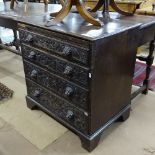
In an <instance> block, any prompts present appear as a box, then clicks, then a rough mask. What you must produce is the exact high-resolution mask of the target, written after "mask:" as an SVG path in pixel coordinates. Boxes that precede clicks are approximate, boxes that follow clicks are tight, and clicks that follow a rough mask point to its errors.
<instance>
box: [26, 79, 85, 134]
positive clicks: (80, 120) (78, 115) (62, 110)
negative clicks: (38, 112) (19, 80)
mask: <svg viewBox="0 0 155 155" xmlns="http://www.w3.org/2000/svg"><path fill="white" fill-rule="evenodd" d="M26 83H27V91H28V96H29V97H31V98H32V99H34V100H35V101H36V102H38V103H39V104H41V105H42V106H44V107H45V108H46V109H48V110H49V111H51V112H52V113H53V114H54V115H55V116H56V117H59V118H61V119H63V120H65V121H66V122H68V123H69V124H70V125H72V126H74V127H75V128H76V129H78V130H80V131H81V132H84V133H87V131H88V113H86V112H84V111H81V110H79V109H77V108H75V107H74V106H72V105H70V104H69V103H68V102H66V101H64V100H63V99H61V98H59V97H58V96H55V95H54V94H52V93H50V92H48V91H47V90H46V89H44V88H42V87H40V86H39V85H37V84H36V83H34V82H32V81H30V80H28V79H27V80H26Z"/></svg>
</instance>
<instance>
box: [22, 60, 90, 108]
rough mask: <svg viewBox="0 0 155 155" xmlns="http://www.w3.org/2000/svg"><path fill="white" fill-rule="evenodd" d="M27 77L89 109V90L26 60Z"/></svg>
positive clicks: (80, 106)
mask: <svg viewBox="0 0 155 155" xmlns="http://www.w3.org/2000/svg"><path fill="white" fill-rule="evenodd" d="M24 69H25V75H26V77H28V78H30V79H31V80H33V81H35V82H37V83H38V84H40V85H42V86H44V87H46V88H47V89H49V90H51V91H53V92H54V93H56V94H58V95H59V96H61V97H63V98H65V99H66V100H68V101H70V102H71V103H73V104H75V105H76V106H78V107H79V108H82V109H85V110H87V109H88V106H87V103H88V91H87V90H85V89H82V88H81V87H78V86H77V85H74V84H73V83H70V82H68V81H66V80H64V79H61V78H59V77H57V76H55V75H53V74H50V73H49V72H47V71H45V70H43V69H41V68H40V67H38V66H35V65H32V64H30V63H28V62H26V61H24Z"/></svg>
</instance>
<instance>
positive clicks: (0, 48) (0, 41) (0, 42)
mask: <svg viewBox="0 0 155 155" xmlns="http://www.w3.org/2000/svg"><path fill="white" fill-rule="evenodd" d="M0 44H2V40H1V38H0ZM2 49H3V48H2V47H0V50H2Z"/></svg>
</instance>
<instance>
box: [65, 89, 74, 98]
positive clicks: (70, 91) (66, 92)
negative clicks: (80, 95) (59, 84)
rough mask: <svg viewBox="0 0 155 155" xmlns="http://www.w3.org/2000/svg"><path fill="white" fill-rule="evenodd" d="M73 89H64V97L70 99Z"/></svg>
mask: <svg viewBox="0 0 155 155" xmlns="http://www.w3.org/2000/svg"><path fill="white" fill-rule="evenodd" d="M73 92H74V91H73V88H71V87H66V90H65V96H67V97H70V96H71V95H73Z"/></svg>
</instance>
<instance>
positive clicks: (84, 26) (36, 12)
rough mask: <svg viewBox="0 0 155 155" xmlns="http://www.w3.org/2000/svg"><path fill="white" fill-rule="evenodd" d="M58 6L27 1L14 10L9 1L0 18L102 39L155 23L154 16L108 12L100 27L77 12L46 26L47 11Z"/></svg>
mask: <svg viewBox="0 0 155 155" xmlns="http://www.w3.org/2000/svg"><path fill="white" fill-rule="evenodd" d="M60 8H61V6H60V5H53V4H49V5H48V6H45V5H44V4H41V3H29V4H28V6H27V8H25V5H24V3H19V5H17V6H16V7H15V9H14V11H12V10H10V9H9V3H6V4H5V5H4V6H3V7H1V9H0V18H12V19H13V20H16V21H17V22H21V23H24V24H28V25H32V26H37V27H40V28H43V29H46V30H50V31H55V32H59V33H63V34H67V35H71V36H76V37H79V38H83V39H86V40H98V39H102V38H105V37H107V36H112V35H114V34H117V33H121V32H123V31H126V30H129V29H133V28H136V27H139V26H140V25H149V24H154V25H155V17H146V16H140V15H134V16H132V17H126V16H122V15H119V14H118V13H110V19H109V21H108V22H107V23H105V24H104V25H103V26H102V27H97V26H93V25H91V24H89V23H87V22H86V21H85V20H84V19H83V18H82V17H81V16H80V15H79V14H76V13H70V14H69V15H68V16H67V17H66V18H65V19H64V21H63V22H61V23H60V24H58V25H55V26H51V27H46V26H45V22H47V20H49V19H50V18H51V17H50V16H49V12H51V11H53V12H55V11H56V10H60ZM97 16H98V17H99V18H100V19H101V20H102V14H101V12H99V13H98V14H97Z"/></svg>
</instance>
